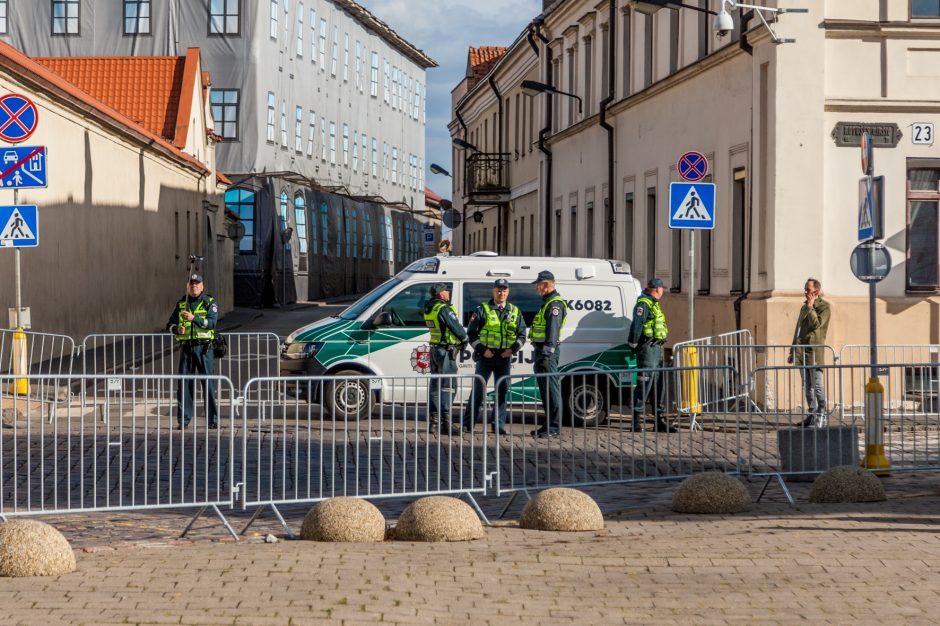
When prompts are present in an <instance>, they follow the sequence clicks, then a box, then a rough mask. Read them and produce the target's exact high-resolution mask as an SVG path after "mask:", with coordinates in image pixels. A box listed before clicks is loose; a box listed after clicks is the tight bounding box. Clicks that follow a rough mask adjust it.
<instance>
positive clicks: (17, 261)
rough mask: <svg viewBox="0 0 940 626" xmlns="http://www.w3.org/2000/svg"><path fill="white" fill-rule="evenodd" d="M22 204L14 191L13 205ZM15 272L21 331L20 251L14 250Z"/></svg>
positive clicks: (17, 192) (18, 325)
mask: <svg viewBox="0 0 940 626" xmlns="http://www.w3.org/2000/svg"><path fill="white" fill-rule="evenodd" d="M19 203H20V190H19V189H14V190H13V205H14V206H16V205H18V204H19ZM13 271H14V273H15V274H16V328H17V329H20V328H22V326H20V312H21V311H22V310H23V286H22V283H21V282H20V249H19V248H15V249H14V250H13Z"/></svg>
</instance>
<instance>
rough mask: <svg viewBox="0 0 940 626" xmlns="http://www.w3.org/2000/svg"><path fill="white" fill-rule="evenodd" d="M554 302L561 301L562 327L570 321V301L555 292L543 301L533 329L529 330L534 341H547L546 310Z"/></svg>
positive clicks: (533, 322)
mask: <svg viewBox="0 0 940 626" xmlns="http://www.w3.org/2000/svg"><path fill="white" fill-rule="evenodd" d="M554 302H561V305H562V306H561V308H562V311H563V312H562V316H561V327H562V328H564V327H565V322H566V321H568V303H567V302H565V299H564V298H562V297H561V296H559V295H558V294H555V295H554V296H552V297H551V298H549V299H548V300H546V301H545V302H543V303H542V308H541V309H539V312H538V313H536V314H535V319H533V320H532V330H530V331H529V341H531V342H532V343H545V327H546V325H547V324H546V320H545V312H546V311H547V310H548V307H550V306H551V305H552V303H554Z"/></svg>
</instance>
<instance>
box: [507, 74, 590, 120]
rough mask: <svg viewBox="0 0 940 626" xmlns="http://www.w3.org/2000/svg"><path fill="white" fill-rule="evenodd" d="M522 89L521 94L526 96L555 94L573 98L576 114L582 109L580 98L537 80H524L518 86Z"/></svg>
mask: <svg viewBox="0 0 940 626" xmlns="http://www.w3.org/2000/svg"><path fill="white" fill-rule="evenodd" d="M520 87H522V92H523V93H525V94H526V95H527V96H537V95H538V94H540V93H557V94H558V95H561V96H568V97H569V98H574V99H575V100H577V101H578V113H579V114H580V113H581V109H582V106H581V105H582V100H581V96H579V95H578V94H575V93H569V92H567V91H562V90H561V89H558V88H557V87H554V86H553V85H546V84H545V83H540V82H538V81H537V80H524V81H522V84H521V85H520Z"/></svg>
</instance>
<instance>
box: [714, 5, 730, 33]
mask: <svg viewBox="0 0 940 626" xmlns="http://www.w3.org/2000/svg"><path fill="white" fill-rule="evenodd" d="M733 30H734V19H733V18H732V17H731V14H730V13H728V11H726V10H725V6H724V3H723V2H722V6H721V11H719V12H718V14H717V15H715V34H717V35H718V36H719V37H727V36H728V33H730V32H731V31H733Z"/></svg>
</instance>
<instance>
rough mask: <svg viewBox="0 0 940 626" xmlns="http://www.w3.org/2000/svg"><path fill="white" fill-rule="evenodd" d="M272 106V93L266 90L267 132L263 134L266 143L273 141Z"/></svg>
mask: <svg viewBox="0 0 940 626" xmlns="http://www.w3.org/2000/svg"><path fill="white" fill-rule="evenodd" d="M274 106H275V104H274V94H273V93H272V92H270V91H269V92H268V117H267V124H268V130H267V134H266V135H265V136H266V137H267V140H268V143H274Z"/></svg>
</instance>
